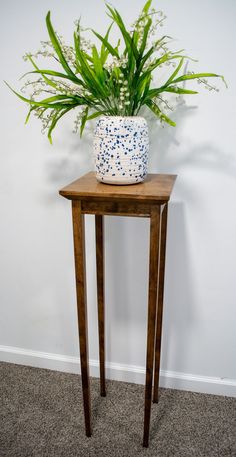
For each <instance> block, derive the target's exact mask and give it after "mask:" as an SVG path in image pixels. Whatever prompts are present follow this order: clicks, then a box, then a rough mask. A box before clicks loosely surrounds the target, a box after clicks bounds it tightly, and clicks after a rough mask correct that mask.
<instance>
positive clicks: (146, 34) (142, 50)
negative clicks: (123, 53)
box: [139, 18, 152, 59]
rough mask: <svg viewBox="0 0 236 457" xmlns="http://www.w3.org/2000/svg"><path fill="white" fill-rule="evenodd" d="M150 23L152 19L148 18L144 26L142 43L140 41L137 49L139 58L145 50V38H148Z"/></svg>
mask: <svg viewBox="0 0 236 457" xmlns="http://www.w3.org/2000/svg"><path fill="white" fill-rule="evenodd" d="M151 25H152V20H151V19H150V18H149V19H148V22H147V24H146V25H145V27H144V32H143V39H142V43H141V47H140V51H139V59H141V58H142V56H143V53H144V51H145V48H146V44H147V39H148V34H149V30H150V27H151Z"/></svg>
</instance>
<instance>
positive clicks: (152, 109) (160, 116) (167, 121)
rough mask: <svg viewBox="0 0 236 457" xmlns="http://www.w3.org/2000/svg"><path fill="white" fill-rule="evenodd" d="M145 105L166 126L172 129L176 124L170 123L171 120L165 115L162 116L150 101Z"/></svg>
mask: <svg viewBox="0 0 236 457" xmlns="http://www.w3.org/2000/svg"><path fill="white" fill-rule="evenodd" d="M146 105H147V106H148V108H150V110H151V111H152V112H153V113H154V114H155V115H156V116H158V117H159V118H160V119H162V120H164V121H165V122H166V123H167V124H169V125H171V126H172V127H175V126H176V123H175V122H174V121H172V119H170V118H169V117H168V116H166V114H164V113H163V112H162V111H161V110H160V108H159V107H158V106H157V105H156V103H154V102H153V101H152V100H149V101H147V102H146Z"/></svg>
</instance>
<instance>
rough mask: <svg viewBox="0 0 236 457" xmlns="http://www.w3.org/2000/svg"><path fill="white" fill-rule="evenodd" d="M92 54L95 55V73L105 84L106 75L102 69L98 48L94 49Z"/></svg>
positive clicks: (94, 47)
mask: <svg viewBox="0 0 236 457" xmlns="http://www.w3.org/2000/svg"><path fill="white" fill-rule="evenodd" d="M92 54H93V65H94V70H95V73H96V75H97V77H98V79H99V80H100V81H101V82H102V83H103V82H104V79H105V78H104V73H103V67H102V64H101V60H100V57H99V55H98V51H97V48H96V46H93V47H92Z"/></svg>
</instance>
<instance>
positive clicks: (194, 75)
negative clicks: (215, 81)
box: [172, 73, 223, 84]
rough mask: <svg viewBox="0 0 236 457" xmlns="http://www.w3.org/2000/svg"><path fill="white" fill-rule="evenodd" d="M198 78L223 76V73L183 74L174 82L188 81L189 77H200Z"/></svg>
mask: <svg viewBox="0 0 236 457" xmlns="http://www.w3.org/2000/svg"><path fill="white" fill-rule="evenodd" d="M198 78H221V79H222V78H223V76H221V75H216V74H215V73H194V74H191V75H183V76H180V77H179V78H177V79H174V80H173V81H172V83H173V84H175V83H179V82H182V81H187V80H189V79H198Z"/></svg>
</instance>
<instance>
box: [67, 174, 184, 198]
mask: <svg viewBox="0 0 236 457" xmlns="http://www.w3.org/2000/svg"><path fill="white" fill-rule="evenodd" d="M175 180H176V175H166V174H165V175H163V174H148V175H147V177H146V178H145V180H144V182H142V183H139V184H132V185H126V186H116V185H110V184H103V183H100V182H98V181H97V179H96V177H95V173H94V172H92V171H91V172H89V173H87V174H86V175H84V176H82V177H81V178H79V179H77V180H76V181H74V182H73V183H71V184H69V185H68V186H66V187H64V188H63V189H61V190H60V191H59V193H60V195H62V196H63V197H65V198H68V199H70V200H72V199H82V200H83V199H85V200H90V199H96V200H97V201H99V200H111V199H112V200H113V201H115V200H117V201H124V200H128V201H130V202H132V201H146V202H148V201H149V202H150V201H151V202H153V203H157V202H159V203H160V202H162V203H164V202H167V201H168V200H169V198H170V195H171V192H172V189H173V186H174V183H175Z"/></svg>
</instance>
